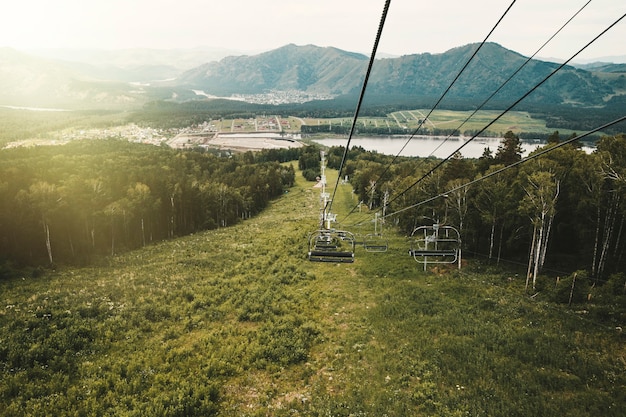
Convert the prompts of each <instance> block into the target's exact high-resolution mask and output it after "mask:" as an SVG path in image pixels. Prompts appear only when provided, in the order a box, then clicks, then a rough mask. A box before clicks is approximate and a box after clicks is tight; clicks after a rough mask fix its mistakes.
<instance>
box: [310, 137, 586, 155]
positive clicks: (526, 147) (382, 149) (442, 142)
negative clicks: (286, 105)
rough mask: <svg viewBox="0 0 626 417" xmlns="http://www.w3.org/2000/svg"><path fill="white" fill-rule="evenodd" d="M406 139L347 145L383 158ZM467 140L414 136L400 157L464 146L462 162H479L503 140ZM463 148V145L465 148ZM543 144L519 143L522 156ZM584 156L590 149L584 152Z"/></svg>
mask: <svg viewBox="0 0 626 417" xmlns="http://www.w3.org/2000/svg"><path fill="white" fill-rule="evenodd" d="M408 139H409V138H408V137H401V136H396V137H353V138H352V140H351V141H350V147H354V146H360V147H362V148H363V149H365V150H367V151H376V152H378V153H382V154H385V155H393V156H395V155H398V152H400V150H401V149H402V147H403V146H405V144H406V143H407V140H408ZM470 139H471V138H470V137H465V138H460V137H450V138H448V139H447V140H446V137H445V136H414V137H413V138H412V139H411V140H410V141H409V143H408V144H406V147H405V148H404V150H403V151H402V153H401V154H400V156H418V157H424V158H425V157H429V156H434V157H437V158H447V157H448V156H450V155H452V154H453V153H454V152H455V151H456V150H457V149H459V148H460V147H461V146H463V149H461V151H460V152H461V154H462V155H463V157H465V158H479V157H480V156H481V155H482V154H483V152H484V150H485V148H487V147H488V148H489V149H491V152H492V155H495V153H496V150H497V149H498V146H499V145H500V142H501V140H502V138H475V139H474V140H471V141H470ZM313 142H315V143H319V144H320V145H324V146H346V143H347V142H348V139H347V138H346V139H336V138H326V139H315V140H313ZM464 144H465V145H464ZM544 144H545V142H542V141H540V140H538V139H537V140H522V155H523V156H527V155H528V154H529V153H530V152H532V151H534V150H535V149H537V147H539V146H542V145H544ZM583 149H585V150H586V151H587V152H590V151H591V150H592V149H590V148H583Z"/></svg>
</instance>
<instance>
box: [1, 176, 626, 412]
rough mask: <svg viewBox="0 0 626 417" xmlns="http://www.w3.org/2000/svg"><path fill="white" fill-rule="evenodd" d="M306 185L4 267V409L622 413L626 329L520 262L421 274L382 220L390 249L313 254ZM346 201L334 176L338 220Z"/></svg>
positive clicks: (366, 221)
mask: <svg viewBox="0 0 626 417" xmlns="http://www.w3.org/2000/svg"><path fill="white" fill-rule="evenodd" d="M333 174H334V175H335V177H334V178H336V172H333V171H331V170H328V171H327V176H328V181H329V185H330V186H331V189H330V190H329V192H330V193H331V195H332V193H333V192H334V190H333V189H332V186H334V184H335V183H334V181H335V179H333ZM312 185H313V184H312V183H309V182H305V181H304V180H303V179H302V176H301V175H299V174H297V183H296V185H295V186H294V187H293V188H291V189H290V190H289V192H288V193H285V194H284V196H283V197H281V198H280V199H278V200H276V201H274V202H272V203H271V205H270V207H269V208H268V209H266V210H265V211H264V212H263V213H261V214H260V215H258V216H257V217H255V218H252V219H250V220H246V221H245V222H244V223H242V224H239V225H237V226H234V227H230V228H222V229H218V230H214V231H209V232H205V233H198V234H195V235H192V236H188V237H185V238H180V239H175V240H171V241H167V242H164V243H160V244H157V245H153V246H149V247H146V248H144V249H141V250H136V251H133V252H129V253H126V254H124V255H120V256H116V257H113V258H108V259H104V260H102V261H101V262H99V263H98V264H97V265H93V266H90V267H85V268H71V269H59V270H57V271H38V273H33V274H30V275H25V276H23V277H19V278H16V279H12V280H5V281H0V294H1V295H0V297H1V300H0V303H1V304H0V307H1V308H0V372H1V374H0V375H1V376H0V378H1V383H0V416H51V415H55V416H109V415H110V416H233V417H234V416H295V415H303V416H524V417H528V416H542V417H545V416H565V415H566V416H600V415H601V416H623V415H625V414H626V374H625V372H624V371H625V368H626V361H625V360H624V358H625V357H626V349H625V347H624V346H625V344H624V341H625V340H626V337H625V336H624V334H623V333H621V332H620V331H618V330H616V329H615V328H611V327H607V326H606V325H603V324H601V322H598V321H597V320H595V319H594V317H592V316H590V315H588V314H585V311H586V308H587V307H586V306H585V305H575V306H572V307H571V308H567V307H564V306H556V305H554V304H550V303H548V302H545V301H542V300H541V297H540V296H538V297H532V296H529V294H526V293H525V292H524V290H523V288H524V277H523V272H521V273H520V275H519V276H518V275H517V274H516V272H515V271H511V272H510V273H509V272H506V273H503V272H499V270H496V269H495V268H492V267H489V266H487V265H485V264H483V263H480V262H478V261H476V260H471V259H470V260H467V261H464V266H463V269H461V270H457V269H456V268H454V267H452V266H451V267H447V266H444V267H441V266H440V267H438V268H434V269H431V270H429V271H428V272H423V271H422V267H421V265H418V264H417V263H416V262H415V261H414V260H413V258H412V257H410V256H408V255H407V249H408V241H407V238H406V237H405V236H400V235H397V234H394V233H393V230H392V229H391V228H386V229H385V232H386V235H387V237H388V239H389V250H388V251H387V252H385V253H369V252H366V251H365V250H364V249H363V248H362V247H357V251H356V260H355V262H354V263H351V264H332V263H313V262H309V261H308V260H307V257H306V254H307V238H308V234H309V233H310V232H312V231H313V230H315V229H316V228H317V226H318V225H317V223H318V215H319V208H320V203H319V189H315V188H313V187H312ZM352 198H353V197H352V195H351V187H350V186H349V185H340V186H339V189H337V193H336V200H335V201H334V202H333V211H334V212H336V213H338V215H339V219H340V220H341V219H342V218H343V217H346V214H347V213H348V212H349V211H350V210H351V209H352V207H353V204H354V201H353V200H352ZM370 220H371V215H368V214H367V213H363V212H361V213H359V212H358V211H357V212H355V213H353V214H350V215H349V216H347V218H346V220H345V224H357V223H359V224H362V226H359V227H357V226H355V229H354V230H352V231H354V232H357V233H363V234H365V233H371V232H373V223H372V222H371V221H370ZM368 228H369V229H370V230H368Z"/></svg>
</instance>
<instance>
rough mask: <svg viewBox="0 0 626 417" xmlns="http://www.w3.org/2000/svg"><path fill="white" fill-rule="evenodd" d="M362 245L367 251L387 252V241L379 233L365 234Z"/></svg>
mask: <svg viewBox="0 0 626 417" xmlns="http://www.w3.org/2000/svg"><path fill="white" fill-rule="evenodd" d="M363 247H364V248H365V250H366V251H367V252H387V249H388V248H389V242H387V239H385V237H384V236H383V235H382V234H380V233H371V234H368V235H365V239H364V240H363Z"/></svg>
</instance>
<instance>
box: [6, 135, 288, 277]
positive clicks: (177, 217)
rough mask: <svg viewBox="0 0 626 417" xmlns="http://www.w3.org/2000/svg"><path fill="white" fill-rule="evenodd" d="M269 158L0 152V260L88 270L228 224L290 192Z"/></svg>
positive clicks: (95, 148) (111, 150) (85, 149)
mask: <svg viewBox="0 0 626 417" xmlns="http://www.w3.org/2000/svg"><path fill="white" fill-rule="evenodd" d="M277 158H278V157H274V161H269V160H268V157H267V154H266V153H258V154H252V153H247V154H242V155H234V156H232V157H222V158H220V157H217V156H215V155H211V154H208V153H202V152H195V151H190V152H179V151H174V150H172V149H170V148H168V147H156V146H152V145H140V144H133V143H129V142H127V141H122V140H102V141H76V142H72V143H70V144H67V145H64V146H44V147H36V148H15V149H5V150H2V152H0V201H2V204H1V205H0V236H1V237H0V253H1V254H2V258H4V260H8V261H10V262H11V263H14V264H16V265H47V266H50V265H56V264H67V263H70V264H76V263H86V262H89V260H91V259H93V258H94V256H98V255H106V254H109V255H112V254H115V253H118V252H120V251H123V250H128V249H132V248H137V247H141V246H145V245H147V244H150V243H153V242H156V241H159V240H163V239H167V238H172V237H176V236H182V235H186V234H189V233H194V232H197V231H200V230H207V229H215V228H219V227H226V226H230V225H233V224H235V223H237V222H238V221H240V220H242V219H246V218H249V217H251V216H253V215H255V214H257V213H259V212H260V211H261V210H263V208H265V207H266V206H267V204H268V202H269V201H270V200H271V199H273V198H276V197H277V196H280V195H281V194H282V193H283V191H284V190H285V189H287V188H288V187H289V186H290V185H291V184H293V181H294V170H293V167H290V166H283V165H280V164H279V163H278V162H277V161H276V159H277Z"/></svg>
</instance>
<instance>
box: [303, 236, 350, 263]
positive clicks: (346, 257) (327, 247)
mask: <svg viewBox="0 0 626 417" xmlns="http://www.w3.org/2000/svg"><path fill="white" fill-rule="evenodd" d="M354 242H355V239H354V235H353V234H352V233H350V232H347V231H344V230H333V229H323V230H317V231H315V232H313V233H311V234H310V236H309V252H308V257H309V260H310V261H313V262H342V263H348V262H354Z"/></svg>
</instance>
